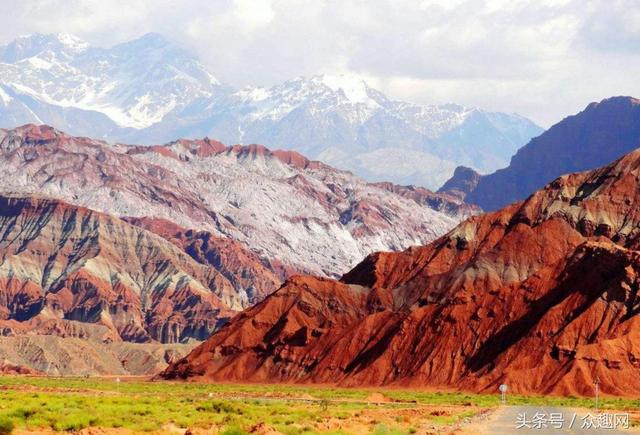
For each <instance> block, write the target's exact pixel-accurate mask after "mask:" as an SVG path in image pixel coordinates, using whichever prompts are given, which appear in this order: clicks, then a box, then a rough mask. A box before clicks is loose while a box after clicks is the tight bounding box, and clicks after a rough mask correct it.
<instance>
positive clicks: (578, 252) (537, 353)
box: [162, 150, 640, 395]
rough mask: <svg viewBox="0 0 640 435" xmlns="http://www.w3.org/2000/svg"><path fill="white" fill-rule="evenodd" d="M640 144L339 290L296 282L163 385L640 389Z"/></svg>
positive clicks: (376, 261)
mask: <svg viewBox="0 0 640 435" xmlns="http://www.w3.org/2000/svg"><path fill="white" fill-rule="evenodd" d="M639 180H640V150H639V151H634V152H632V153H631V154H628V155H627V156H625V157H623V158H622V159H620V160H618V161H616V162H614V163H613V164H611V165H609V166H606V167H603V168H601V169H597V170H592V171H589V172H584V173H576V174H571V175H567V176H563V177H561V178H558V179H557V180H555V181H553V182H552V183H550V184H548V185H547V186H545V187H544V188H543V189H542V190H539V191H538V192H536V193H535V194H534V195H532V196H531V197H530V198H529V199H527V200H526V201H524V202H521V203H517V204H513V205H511V206H509V207H507V208H505V209H502V210H500V211H497V212H494V213H491V214H486V215H482V216H476V217H472V218H470V219H468V220H467V221H465V222H463V223H462V224H460V225H459V226H458V227H456V228H455V229H454V230H452V231H451V232H449V233H448V234H446V235H445V236H443V237H441V238H439V239H437V240H436V241H434V242H432V243H431V244H429V245H426V246H422V247H417V248H411V249H409V250H406V251H404V252H401V253H378V254H373V255H371V256H369V257H368V258H367V259H365V260H364V261H363V262H362V263H360V264H359V265H358V266H356V267H355V268H354V269H353V270H352V271H350V272H349V273H347V274H346V275H344V276H343V278H342V279H341V280H340V281H334V280H329V279H320V278H312V277H302V276H300V277H294V278H292V279H290V280H289V281H288V282H287V283H286V284H285V285H284V286H283V287H282V288H281V289H279V290H278V291H276V292H275V293H274V294H272V295H271V296H269V297H268V298H266V299H265V300H264V301H263V302H262V303H259V304H257V305H256V306H254V307H252V308H250V309H248V310H246V311H244V312H243V313H241V314H240V315H238V316H236V317H235V318H233V319H232V320H231V322H230V323H228V324H227V325H226V326H224V327H223V328H222V329H221V330H219V331H218V332H217V333H215V334H214V335H213V336H212V337H211V338H210V339H209V340H208V341H206V342H205V343H203V344H202V345H200V346H199V347H197V348H196V349H195V350H194V351H193V352H192V353H191V354H189V355H188V356H187V357H186V358H184V359H182V360H181V361H179V362H177V363H175V364H173V365H171V366H170V367H169V368H168V369H167V370H166V371H165V372H163V374H162V376H163V377H164V378H171V379H173V378H190V379H206V380H212V381H243V382H245V381H258V382H296V383H312V382H318V383H337V384H340V385H346V386H356V385H358V386H363V385H410V386H442V387H454V388H463V389H471V390H476V391H496V389H497V386H498V385H499V384H500V383H507V384H508V385H509V386H510V390H511V391H513V392H515V393H560V394H585V395H586V394H591V393H592V388H593V380H594V379H595V378H596V377H597V378H598V379H599V380H600V385H601V389H602V391H603V392H604V393H606V394H615V395H631V394H638V393H640V323H639V322H640V316H638V313H639V312H640V295H639V294H638V289H639V288H640V280H639V278H638V277H639V274H640V208H638V207H637V204H638V203H639V201H640V185H639Z"/></svg>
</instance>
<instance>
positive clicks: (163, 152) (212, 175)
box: [0, 125, 477, 276]
mask: <svg viewBox="0 0 640 435" xmlns="http://www.w3.org/2000/svg"><path fill="white" fill-rule="evenodd" d="M0 170H2V172H3V174H4V176H3V177H2V179H1V180H0V191H5V192H18V193H22V194H25V195H31V194H34V193H36V194H44V195H48V196H51V197H54V198H59V199H62V200H65V201H67V202H70V203H73V204H76V205H81V206H85V207H89V208H91V209H94V210H97V211H101V212H106V213H110V214H113V215H115V216H122V217H146V218H154V219H158V218H160V219H165V220H168V221H171V222H173V223H175V224H177V225H179V226H180V227H183V228H187V229H193V230H194V231H196V232H197V231H206V232H208V233H210V234H211V236H212V237H216V238H225V239H232V240H234V241H236V242H239V243H240V244H242V245H243V246H245V247H247V248H249V249H250V250H251V251H253V252H254V253H255V254H256V255H257V258H259V259H260V260H259V261H261V262H263V263H264V264H275V263H276V262H278V261H279V262H281V263H282V267H284V269H285V270H289V269H295V270H298V271H308V272H312V273H316V274H325V275H333V276H336V275H339V274H340V273H343V272H345V271H347V270H348V269H349V268H351V267H352V266H353V265H355V264H356V263H357V262H358V261H360V260H361V259H362V258H364V256H366V255H367V254H369V253H371V252H374V251H377V250H400V249H404V248H407V247H408V246H411V245H417V244H424V243H426V242H428V241H431V240H433V239H434V238H436V237H437V236H439V235H441V234H443V233H445V232H446V231H448V230H449V229H450V228H452V227H453V226H454V225H455V224H456V223H457V222H458V221H459V220H461V219H462V218H464V217H466V216H468V215H469V214H472V213H475V212H476V211H477V210H476V209H475V208H474V207H470V206H466V205H464V204H462V203H461V202H460V201H459V200H458V199H456V198H455V197H453V196H449V195H446V194H435V193H432V192H429V191H428V190H426V189H419V193H418V194H416V195H414V194H411V195H407V194H404V193H402V192H405V191H407V188H400V187H393V186H388V185H384V186H380V185H376V184H371V183H367V182H365V181H363V180H362V179H360V178H357V177H355V176H354V175H352V174H351V173H348V172H343V171H338V170H336V169H333V168H331V167H330V166H327V165H325V164H323V163H320V162H315V161H310V160H308V159H307V158H305V157H303V156H302V155H300V154H298V153H295V152H292V151H278V150H276V151H271V150H269V149H267V148H265V147H263V146H260V145H250V146H225V145H223V144H222V143H220V142H216V141H213V140H209V139H203V140H178V141H175V142H171V143H169V144H166V145H157V146H125V145H110V144H107V143H105V142H102V141H98V140H92V139H88V138H80V137H73V136H68V135H66V134H64V133H62V132H60V131H58V130H56V129H54V128H51V127H48V126H34V125H26V126H23V127H20V128H17V129H14V130H0ZM396 191H398V192H399V193H396ZM427 197H428V198H430V199H429V200H428V201H427V200H426V198H427ZM180 243H183V242H180ZM185 243H186V242H185ZM198 243H200V242H198Z"/></svg>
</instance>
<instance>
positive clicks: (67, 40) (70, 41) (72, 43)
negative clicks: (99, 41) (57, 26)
mask: <svg viewBox="0 0 640 435" xmlns="http://www.w3.org/2000/svg"><path fill="white" fill-rule="evenodd" d="M54 36H55V38H56V39H57V40H58V41H59V42H60V43H61V44H62V45H64V46H65V47H66V48H69V49H71V50H73V51H75V52H76V53H80V52H82V51H84V50H86V49H87V48H88V47H89V44H88V43H87V42H86V41H84V40H82V39H80V38H78V37H77V36H75V35H71V34H70V33H64V32H63V33H56V34H55V35H54Z"/></svg>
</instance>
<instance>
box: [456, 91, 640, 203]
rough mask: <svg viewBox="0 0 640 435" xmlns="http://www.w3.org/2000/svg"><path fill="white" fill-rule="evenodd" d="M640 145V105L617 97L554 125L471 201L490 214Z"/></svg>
mask: <svg viewBox="0 0 640 435" xmlns="http://www.w3.org/2000/svg"><path fill="white" fill-rule="evenodd" d="M638 146H640V100H638V99H636V98H633V97H611V98H607V99H604V100H602V101H600V102H597V103H591V104H589V105H588V106H587V107H586V108H585V109H584V110H583V111H581V112H580V113H578V114H575V115H572V116H569V117H567V118H565V119H563V120H562V121H560V122H559V123H557V124H555V125H553V126H552V127H551V128H550V129H549V130H547V131H546V132H544V133H543V134H541V135H540V136H538V137H536V138H534V139H532V140H531V141H530V142H529V143H528V144H526V145H525V146H524V147H522V148H520V149H519V150H518V152H517V153H516V154H515V155H514V156H513V157H512V159H511V164H510V165H509V166H508V167H506V168H504V169H500V170H498V171H496V172H494V173H492V174H490V175H487V176H484V177H482V179H481V180H480V181H479V183H478V185H477V187H476V188H475V189H474V190H473V191H472V192H470V193H469V195H468V196H467V197H466V200H467V202H469V203H472V204H476V205H479V206H480V207H482V208H483V209H484V210H497V209H499V208H500V207H503V206H505V205H506V204H509V203H510V202H514V201H517V200H521V199H524V198H526V197H527V196H528V195H530V194H531V193H533V192H534V191H536V190H537V189H540V188H542V187H543V186H544V185H545V184H546V183H547V182H548V181H549V180H552V179H554V178H556V177H558V176H560V175H562V174H567V173H570V172H578V171H584V170H588V169H591V168H595V167H598V166H600V165H603V164H605V163H607V162H610V161H613V160H615V159H617V158H619V157H620V156H622V155H624V154H626V153H629V152H630V151H632V150H634V149H636V148H637V147H638Z"/></svg>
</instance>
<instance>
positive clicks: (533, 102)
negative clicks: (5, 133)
mask: <svg viewBox="0 0 640 435" xmlns="http://www.w3.org/2000/svg"><path fill="white" fill-rule="evenodd" d="M34 32H41V33H52V32H67V33H71V34H74V35H77V36H79V37H80V38H82V39H85V40H87V41H88V42H90V43H91V44H92V45H97V46H111V45H114V44H117V43H119V42H124V41H127V40H130V39H133V38H136V37H139V36H141V35H143V34H145V33H148V32H158V33H161V34H163V35H165V36H166V37H167V38H168V39H170V40H173V41H175V42H177V43H179V44H180V45H183V46H184V47H185V48H188V49H190V50H191V51H193V52H194V53H195V54H197V55H198V57H199V58H200V59H201V61H202V62H203V63H204V64H205V65H206V66H207V67H208V69H209V70H210V71H211V73H212V74H213V75H214V76H216V77H217V78H218V79H219V80H221V81H222V82H225V83H228V84H231V85H232V86H235V87H243V86H246V85H260V86H269V85H273V84H276V83H279V82H282V81H284V80H287V79H291V78H294V77H298V76H311V75H315V74H323V73H329V74H339V73H353V74H357V75H360V76H362V77H363V78H364V79H365V80H366V81H367V82H368V83H369V84H370V85H371V86H372V87H375V88H377V89H379V90H380V91H382V92H383V93H385V94H386V95H387V96H389V97H390V98H393V99H398V100H403V101H409V102H413V103H421V104H433V103H446V102H455V103H458V104H463V105H469V106H477V107H481V108H484V109H488V110H495V111H504V112H517V113H520V114H522V115H524V116H527V117H529V118H530V119H532V120H533V121H535V122H537V123H538V124H540V125H542V126H543V127H548V126H550V125H552V124H554V123H555V122H557V121H559V120H561V119H562V118H563V117H565V116H568V115H570V114H573V113H576V112H578V111H579V110H581V109H582V108H584V107H585V106H586V105H587V104H588V103H589V102H592V101H599V100H601V99H603V98H606V97H609V96H613V95H631V96H635V97H640V80H639V79H638V72H640V0H605V1H600V0H575V1H574V0H533V1H520V0H484V1H483V0H446V1H444V0H368V1H364V0H363V1H360V0H315V1H313V0H305V1H303V0H180V1H170V0H127V1H123V0H0V44H1V45H4V44H6V43H8V42H10V41H11V40H12V39H14V38H15V37H16V36H19V35H23V34H28V33H34Z"/></svg>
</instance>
